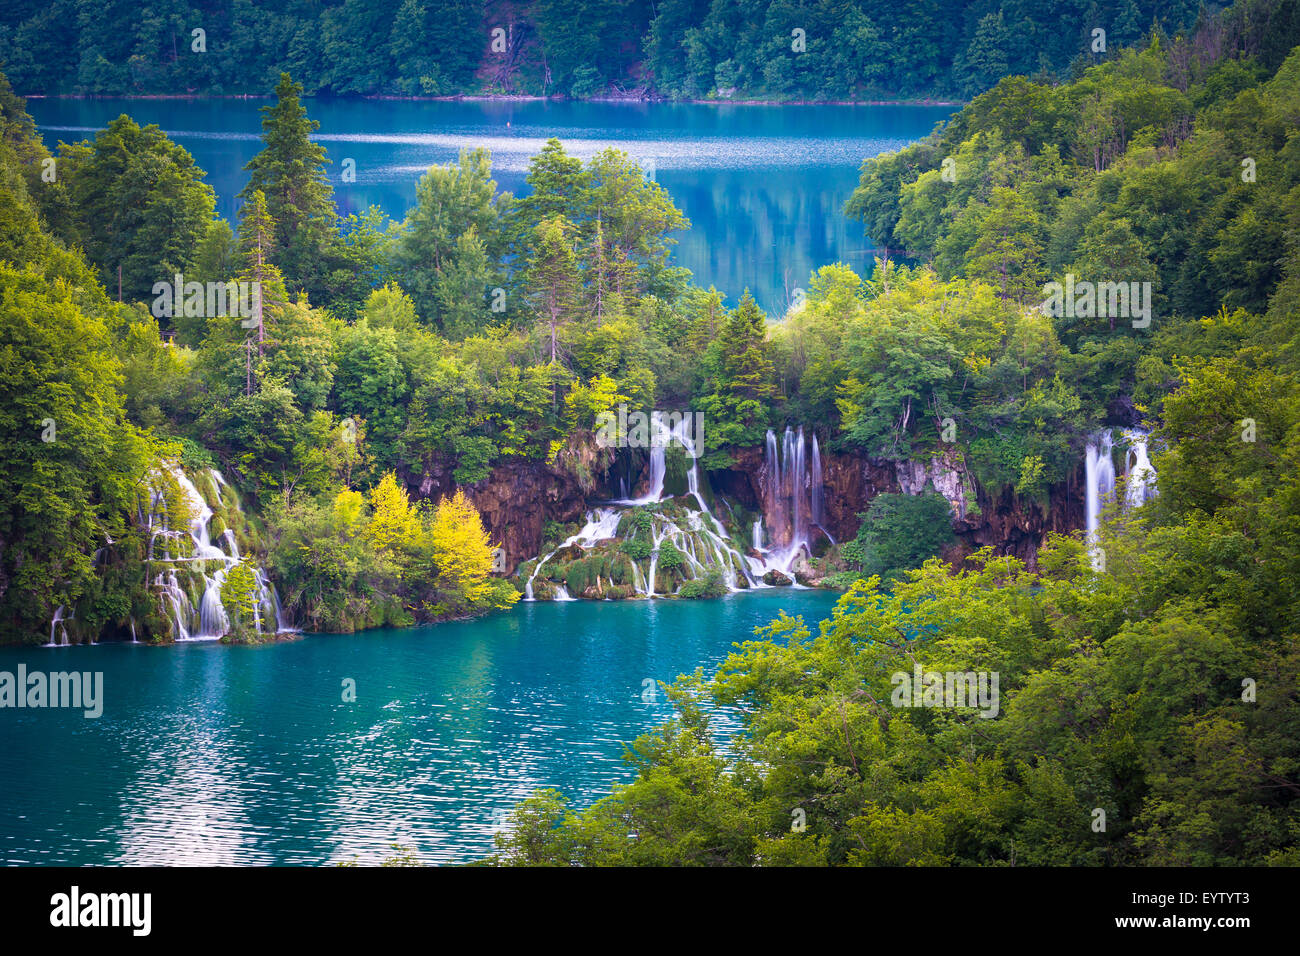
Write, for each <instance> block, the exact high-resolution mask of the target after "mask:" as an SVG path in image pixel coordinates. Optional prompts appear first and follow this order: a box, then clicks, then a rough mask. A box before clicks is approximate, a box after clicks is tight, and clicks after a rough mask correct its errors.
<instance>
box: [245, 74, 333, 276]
mask: <svg viewBox="0 0 1300 956" xmlns="http://www.w3.org/2000/svg"><path fill="white" fill-rule="evenodd" d="M301 93H302V86H301V85H299V84H297V83H295V82H293V80H292V79H290V78H289V74H288V73H281V74H280V82H279V84H277V86H276V88H275V94H276V97H277V100H276V103H275V105H274V106H264V107H262V114H263V116H262V130H263V132H262V143H263V148H262V151H261V152H259V153H258V154H257V155H256V156H254V157H253V158H252V159H251V160H249V162H248V165H247V166H245V167H244V168H245V169H247V170H248V172H249V179H248V185H247V186H245V187H244V189H243V191H242V192H241V193H240V194H239V196H240V198H241V199H244V200H249V199H251V198H252V196H253V194H254V193H256V192H262V193H264V194H265V196H266V208H267V211H268V212H269V213H270V216H271V219H272V220H273V221H274V222H275V245H274V247H273V250H272V256H271V258H272V261H275V262H277V263H279V264H280V265H281V266H283V267H284V269H285V272H286V274H287V275H288V276H290V277H291V278H292V279H294V280H296V281H298V282H302V281H303V280H304V279H305V278H306V275H305V271H306V270H305V268H304V267H306V266H308V265H310V263H311V262H312V260H313V259H314V258H316V257H317V256H319V255H320V253H321V251H322V249H323V248H324V247H325V246H326V245H327V244H328V242H329V240H330V239H331V238H332V237H333V235H334V233H335V231H336V229H337V214H336V212H335V210H334V204H333V201H332V195H333V190H331V188H330V185H329V181H328V179H327V177H326V175H325V164H326V163H328V162H329V160H328V159H327V158H326V157H325V147H323V146H320V145H318V144H316V143H313V142H312V141H311V134H312V133H313V132H315V131H316V130H317V129H318V128H319V127H320V123H319V122H317V121H316V120H312V119H308V118H307V110H306V109H305V108H304V107H303V105H302V103H301V102H300V101H299V96H300V94H301Z"/></svg>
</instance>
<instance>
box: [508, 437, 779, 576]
mask: <svg viewBox="0 0 1300 956" xmlns="http://www.w3.org/2000/svg"><path fill="white" fill-rule="evenodd" d="M692 424H693V420H692V418H690V417H683V418H682V419H680V420H679V421H677V422H676V423H675V424H674V425H673V426H672V427H671V428H669V427H668V426H667V425H665V424H664V421H663V419H662V417H661V416H659V415H658V414H657V413H656V414H655V415H653V416H651V418H650V428H651V431H652V433H653V436H654V441H653V442H652V445H651V448H650V485H649V490H648V492H647V493H646V494H645V495H643V496H642V497H639V498H626V497H624V498H619V499H616V500H614V501H611V502H610V503H609V507H605V508H598V509H596V510H595V511H593V512H588V513H587V515H586V525H585V526H584V527H583V528H582V530H580V531H579V532H578V533H577V534H575V535H572V536H571V537H569V538H567V539H566V540H565V541H564V543H563V544H561V545H559V547H556V548H554V549H552V550H551V551H549V552H547V553H546V554H545V555H544V556H543V557H542V558H541V560H539V561H538V562H537V566H536V567H535V568H534V569H533V572H532V574H530V575H529V576H528V580H527V581H526V582H524V600H526V601H532V600H536V593H535V588H534V585H535V583H536V580H537V577H538V575H539V573H541V571H542V568H543V567H544V566H546V565H547V564H548V563H549V562H551V560H552V558H554V557H555V555H556V554H558V553H560V552H562V551H564V550H565V549H566V548H571V547H572V546H574V545H577V546H579V547H581V548H582V549H583V550H584V551H586V550H591V549H593V548H596V547H598V546H601V545H603V544H605V543H606V542H608V541H609V539H611V538H614V537H615V536H616V535H617V531H618V526H619V523H620V520H621V519H622V517H623V515H624V514H625V513H626V512H627V509H629V508H637V507H644V506H646V505H654V504H659V503H660V502H663V501H664V481H665V477H666V473H667V467H666V452H667V446H668V445H669V444H671V443H672V442H677V443H678V444H679V445H681V446H682V448H683V449H684V450H685V452H686V455H687V460H688V462H689V465H688V468H687V471H686V495H684V496H682V497H679V498H677V499H675V500H673V501H672V503H671V505H668V506H666V513H665V510H660V509H655V510H654V511H652V512H651V514H650V524H649V525H648V527H649V535H650V541H649V545H650V547H649V557H648V558H642V559H641V560H640V561H637V560H633V561H632V575H631V576H632V581H631V584H630V587H631V589H632V593H635V594H638V595H641V596H643V597H647V598H650V597H655V596H656V595H665V594H666V593H668V592H666V591H663V590H661V586H662V585H661V582H660V581H659V578H660V577H661V574H660V570H659V548H660V546H661V545H662V544H663V543H664V542H669V543H671V544H672V545H673V546H674V547H676V548H677V550H678V551H680V552H681V554H682V556H683V558H684V559H685V564H686V566H685V569H684V572H689V576H690V577H691V578H693V579H697V580H698V579H700V578H703V577H706V576H707V575H709V574H710V573H711V572H712V571H714V570H717V571H718V572H719V574H720V576H721V579H722V582H723V584H724V585H725V586H726V587H727V589H728V590H731V591H738V590H741V589H742V588H749V587H762V586H763V585H762V583H761V582H760V581H758V579H757V577H756V575H761V574H762V573H763V569H762V562H759V561H755V560H754V559H752V558H747V557H746V556H745V555H744V554H742V553H741V551H740V550H739V549H738V548H737V546H736V544H735V542H734V541H732V539H731V537H730V535H729V534H728V533H727V529H726V527H725V526H724V525H723V523H722V522H721V521H720V520H718V518H717V517H715V516H714V514H713V512H712V511H711V509H710V508H709V504H708V502H707V501H706V500H705V497H704V490H703V489H702V484H701V478H700V466H699V457H698V453H699V452H700V451H702V449H699V448H697V447H696V441H697V436H696V435H694V434H693V432H692ZM626 489H627V484H626V483H622V482H620V490H621V491H622V492H623V493H624V494H626ZM687 498H689V499H692V503H691V504H686V503H685V499H687ZM679 522H681V523H679ZM683 525H684V526H683ZM635 533H639V532H634V534H635ZM562 560H563V559H562ZM643 563H644V565H645V566H644V567H643V566H642V564H643ZM547 580H550V579H548V578H546V577H543V581H547ZM610 583H611V584H612V581H611V582H610ZM622 586H624V587H627V586H629V584H628V582H627V581H624V582H623V584H622ZM551 593H552V594H553V596H554V599H555V600H571V599H574V598H573V597H572V596H571V595H569V592H568V590H567V588H563V587H560V586H559V585H558V584H556V583H554V582H553V586H552V592H551Z"/></svg>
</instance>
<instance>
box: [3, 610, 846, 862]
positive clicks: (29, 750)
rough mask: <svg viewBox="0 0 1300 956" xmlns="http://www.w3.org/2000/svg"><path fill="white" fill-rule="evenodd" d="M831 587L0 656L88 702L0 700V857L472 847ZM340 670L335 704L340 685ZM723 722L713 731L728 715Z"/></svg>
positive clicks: (136, 858)
mask: <svg viewBox="0 0 1300 956" xmlns="http://www.w3.org/2000/svg"><path fill="white" fill-rule="evenodd" d="M837 597H838V595H837V594H835V593H832V592H827V591H814V590H791V589H771V590H764V591H759V592H754V593H749V594H733V595H730V596H728V597H725V598H721V599H718V600H711V601H651V602H646V601H627V602H586V601H577V602H558V603H557V602H544V603H543V602H539V603H528V604H520V605H518V606H517V607H516V608H514V609H512V610H511V611H509V612H505V613H500V614H496V615H493V616H490V617H487V618H482V619H480V620H477V621H468V622H458V623H451V624H442V625H438V626H434V627H420V628H409V629H405V630H382V631H370V632H365V633H361V634H352V635H309V636H305V637H303V638H302V639H301V640H296V641H292V642H288V643H282V644H272V645H267V646H263V647H227V646H224V645H221V644H218V643H192V644H183V645H176V646H172V647H148V646H143V645H130V644H126V645H123V644H100V645H95V646H90V647H77V646H73V647H60V648H26V649H17V648H0V671H8V672H10V673H16V671H17V667H18V664H19V663H23V664H25V665H26V667H27V670H28V672H29V673H30V672H32V671H37V670H40V671H44V672H50V671H68V670H78V671H92V672H94V671H99V672H102V673H103V688H104V690H103V698H104V702H103V715H102V716H101V717H99V718H98V719H87V718H86V717H84V716H83V714H82V712H81V711H80V710H62V709H60V710H55V709H45V710H31V709H22V710H17V709H9V708H5V709H0V865H12V864H28V865H31V864H37V865H40V864H47V865H52V864H65V865H86V864H135V865H150V864H159V865H162V864H195V865H198V864H205V865H206V864H211V865H221V864H252V865H264V864H328V863H334V862H343V861H350V860H356V861H357V862H359V863H361V864H374V863H378V862H380V861H382V860H383V859H384V858H385V857H388V856H392V855H393V851H392V850H391V848H390V845H391V844H393V843H400V844H403V845H405V846H409V847H411V848H413V849H414V850H415V851H416V853H417V854H418V855H419V856H420V857H421V859H423V860H424V861H426V862H430V863H433V862H437V863H460V862H467V861H470V860H474V859H478V858H481V857H482V856H484V855H485V854H487V853H489V852H491V850H492V847H493V842H492V834H493V833H494V831H495V829H496V828H497V827H499V826H500V824H501V817H502V814H504V813H506V812H508V811H509V810H510V809H511V808H512V807H513V806H514V804H515V803H516V802H517V801H519V800H520V799H522V798H524V797H526V796H528V795H529V794H530V793H531V792H532V791H533V790H535V789H536V788H539V787H556V788H558V789H560V790H562V791H563V792H564V793H565V794H567V795H568V797H569V798H570V800H571V801H572V802H573V804H574V805H576V806H579V807H585V806H588V805H590V804H591V803H592V802H594V801H595V800H597V799H599V798H600V797H602V796H604V795H606V794H608V793H609V792H610V788H611V787H612V786H613V785H614V784H616V783H619V782H626V781H628V780H630V779H632V777H633V776H634V772H633V771H632V769H631V768H630V767H629V766H628V765H627V764H625V763H624V762H623V760H622V754H623V748H624V742H627V741H631V740H633V739H635V738H636V737H637V736H638V735H639V734H642V733H644V732H645V731H647V730H649V729H651V728H652V727H654V726H655V725H656V724H658V723H660V722H662V721H663V720H664V719H665V718H666V717H668V716H669V714H670V708H669V706H668V704H667V702H666V701H665V699H664V696H663V694H662V692H661V691H660V692H658V693H657V694H656V698H655V699H654V700H653V701H646V700H643V692H644V690H645V687H646V684H645V682H646V681H647V680H651V681H660V680H663V681H672V680H673V679H674V678H676V677H677V675H679V674H682V673H688V672H690V671H693V670H694V669H695V668H696V667H699V666H703V667H704V668H705V672H706V674H707V673H711V672H712V669H713V667H714V666H715V665H716V664H717V663H719V662H720V661H721V660H722V659H723V658H725V657H726V655H727V654H728V653H729V652H730V651H731V644H732V642H733V641H744V640H748V639H751V638H752V637H753V628H754V627H756V626H759V625H762V624H766V623H767V622H769V621H770V620H772V619H773V618H774V617H776V616H777V613H778V610H780V609H784V610H786V611H787V612H789V613H791V614H800V615H803V617H804V620H805V621H806V622H808V624H809V626H810V627H811V628H812V629H813V631H814V632H815V631H816V623H815V622H816V621H819V620H821V619H822V618H824V617H828V616H829V613H830V610H831V607H832V606H833V604H834V602H835V600H836V598H837ZM349 678H351V679H352V680H354V681H356V685H355V686H356V697H357V699H356V701H355V702H352V703H345V702H344V700H343V689H342V688H343V682H344V681H345V680H346V679H349ZM736 726H737V725H736V724H735V722H734V719H731V718H730V717H729V715H726V714H723V715H720V716H719V719H718V721H717V727H718V729H719V731H720V732H722V733H724V734H725V733H727V732H730V731H734V730H735V729H736Z"/></svg>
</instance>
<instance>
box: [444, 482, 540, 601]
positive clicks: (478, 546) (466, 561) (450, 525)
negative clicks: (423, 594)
mask: <svg viewBox="0 0 1300 956" xmlns="http://www.w3.org/2000/svg"><path fill="white" fill-rule="evenodd" d="M429 551H430V555H429V557H430V562H431V564H432V570H433V572H434V574H435V579H434V581H433V587H434V592H435V594H436V598H435V601H434V602H433V603H432V604H431V606H430V608H429V610H430V611H431V612H432V613H433V614H434V615H436V616H439V617H442V616H446V615H459V614H465V613H468V612H471V611H484V610H489V609H491V608H505V607H509V606H510V605H512V604H514V603H515V601H517V600H519V593H518V592H517V591H515V589H514V588H512V587H510V586H509V585H508V584H506V582H504V581H502V580H500V579H498V578H493V577H492V542H491V540H490V539H489V537H488V533H487V531H486V530H485V529H484V527H483V519H482V517H481V516H480V515H479V513H478V509H477V508H475V507H474V503H473V502H472V501H470V500H469V499H468V498H466V497H465V493H464V492H463V491H460V490H459V489H457V491H456V493H455V494H454V495H452V496H450V497H448V498H443V499H442V501H440V502H438V508H437V510H436V511H435V512H434V515H433V520H432V521H431V522H430V524H429Z"/></svg>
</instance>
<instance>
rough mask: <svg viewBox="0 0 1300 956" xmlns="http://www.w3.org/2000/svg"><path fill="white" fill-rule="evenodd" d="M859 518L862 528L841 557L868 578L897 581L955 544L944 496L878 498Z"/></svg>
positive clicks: (921, 495) (881, 496) (886, 495)
mask: <svg viewBox="0 0 1300 956" xmlns="http://www.w3.org/2000/svg"><path fill="white" fill-rule="evenodd" d="M858 517H859V518H861V519H862V526H861V527H860V528H859V529H858V534H857V537H856V538H854V539H853V541H851V542H847V543H846V544H845V545H844V548H843V550H842V554H843V556H844V557H845V558H846V559H847V560H850V561H853V562H856V563H857V564H858V565H859V567H860V568H861V569H862V571H863V572H864V575H865V576H866V577H870V576H872V575H876V576H879V577H880V578H881V579H883V580H892V579H895V578H897V577H898V576H899V575H901V574H902V573H903V572H904V571H908V570H910V569H912V568H919V567H920V566H921V565H922V564H923V563H924V562H925V561H926V560H928V559H929V558H931V557H934V556H935V555H936V554H938V553H939V552H940V551H941V550H942V549H943V548H944V547H945V546H946V545H949V544H951V543H953V542H954V541H955V540H956V535H954V534H953V531H952V508H951V507H949V505H948V501H947V499H945V498H944V497H943V495H938V494H920V495H895V494H883V495H877V496H876V497H875V498H873V499H871V506H870V507H869V508H868V509H867V511H866V513H865V514H862V515H859V516H858Z"/></svg>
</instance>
